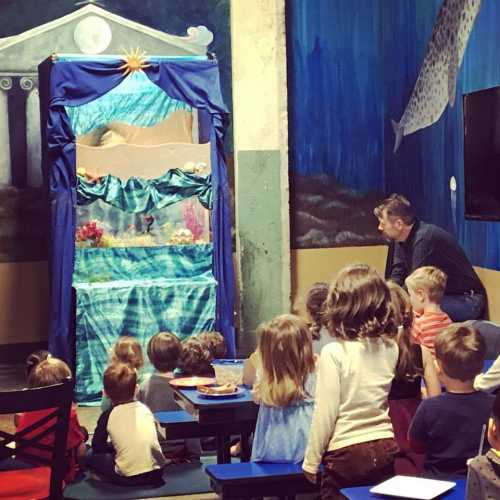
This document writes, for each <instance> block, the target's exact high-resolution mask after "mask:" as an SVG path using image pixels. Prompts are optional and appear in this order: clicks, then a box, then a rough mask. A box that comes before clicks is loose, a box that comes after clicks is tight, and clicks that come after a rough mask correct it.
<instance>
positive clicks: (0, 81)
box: [0, 76, 12, 91]
mask: <svg viewBox="0 0 500 500" xmlns="http://www.w3.org/2000/svg"><path fill="white" fill-rule="evenodd" d="M11 88H12V77H11V76H0V90H5V91H7V90H10V89H11Z"/></svg>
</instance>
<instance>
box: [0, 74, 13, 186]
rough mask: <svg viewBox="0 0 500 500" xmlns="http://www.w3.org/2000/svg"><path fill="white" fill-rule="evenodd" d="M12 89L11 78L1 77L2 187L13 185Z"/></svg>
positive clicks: (0, 182)
mask: <svg viewBox="0 0 500 500" xmlns="http://www.w3.org/2000/svg"><path fill="white" fill-rule="evenodd" d="M11 88H12V78H11V77H10V76H0V185H10V184H11V183H12V173H11V163H10V135H9V110H8V98H9V96H8V93H9V90H10V89H11Z"/></svg>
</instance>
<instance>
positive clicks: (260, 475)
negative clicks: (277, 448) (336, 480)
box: [205, 462, 319, 500]
mask: <svg viewBox="0 0 500 500" xmlns="http://www.w3.org/2000/svg"><path fill="white" fill-rule="evenodd" d="M205 472H206V473H207V474H208V476H209V477H210V482H211V484H212V488H213V489H214V491H215V492H216V493H217V494H219V495H221V496H222V498H223V499H224V500H226V499H231V498H251V497H263V496H268V495H276V496H279V497H294V496H295V495H297V494H299V493H315V492H318V491H319V485H314V484H312V483H310V482H309V481H308V480H307V479H306V478H305V476H304V474H303V473H302V466H301V464H277V463H256V462H242V463H234V464H217V465H208V466H207V467H206V468H205Z"/></svg>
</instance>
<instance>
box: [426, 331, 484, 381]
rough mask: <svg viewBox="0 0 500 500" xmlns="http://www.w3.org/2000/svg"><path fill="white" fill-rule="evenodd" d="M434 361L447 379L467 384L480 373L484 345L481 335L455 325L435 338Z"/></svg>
mask: <svg viewBox="0 0 500 500" xmlns="http://www.w3.org/2000/svg"><path fill="white" fill-rule="evenodd" d="M435 348H436V359H437V360H438V361H439V362H440V363H441V367H442V369H443V371H444V373H445V374H446V375H448V377H451V378H454V379H457V380H461V381H462V382H467V381H469V380H473V379H474V377H475V376H476V375H478V374H479V373H481V370H482V369H483V364H484V358H485V355H486V343H485V342H484V339H483V337H482V336H481V334H480V333H479V332H478V331H476V330H475V329H474V328H472V327H471V326H468V325H467V324H465V323H456V324H453V325H450V326H449V327H447V328H445V329H444V330H443V331H442V332H441V333H439V334H438V335H437V336H436V340H435Z"/></svg>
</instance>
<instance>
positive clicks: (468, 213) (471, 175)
mask: <svg viewBox="0 0 500 500" xmlns="http://www.w3.org/2000/svg"><path fill="white" fill-rule="evenodd" d="M463 105H464V106H463V110H464V178H465V218H466V219H476V220H500V86H499V87H493V88H490V89H486V90H480V91H478V92H472V93H470V94H465V95H464V97H463Z"/></svg>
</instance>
